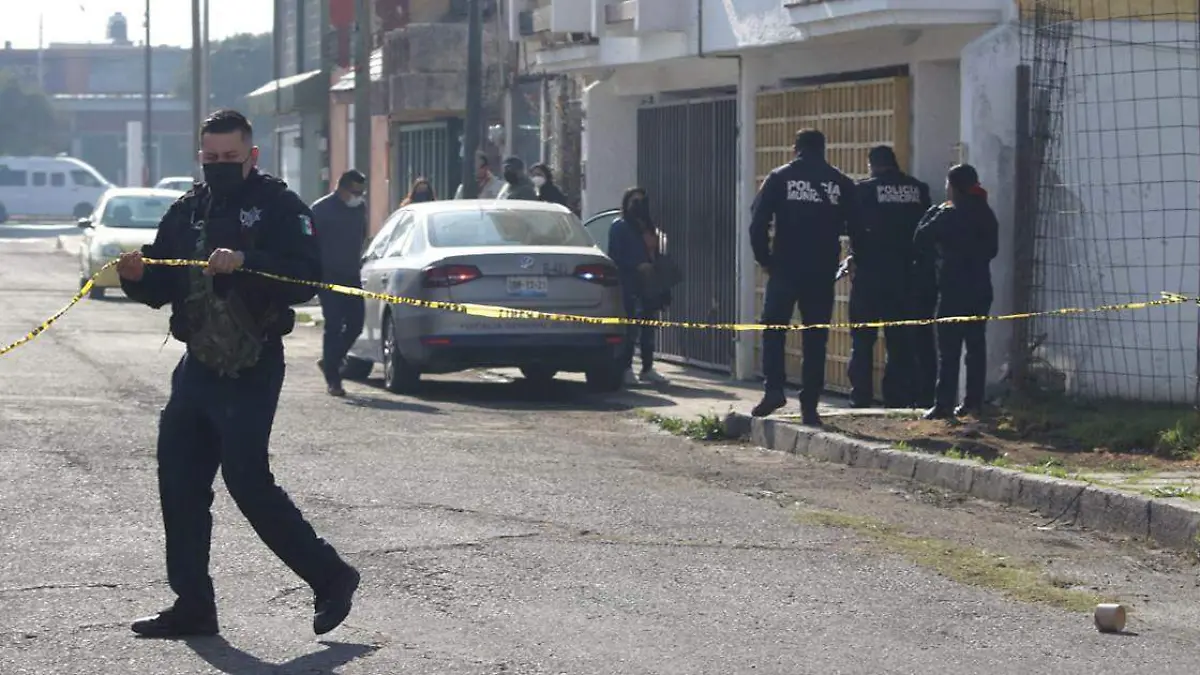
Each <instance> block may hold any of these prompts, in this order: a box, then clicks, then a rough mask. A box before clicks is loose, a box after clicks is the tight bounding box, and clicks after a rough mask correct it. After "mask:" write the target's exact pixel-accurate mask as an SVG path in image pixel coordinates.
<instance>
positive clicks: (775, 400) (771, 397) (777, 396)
mask: <svg viewBox="0 0 1200 675" xmlns="http://www.w3.org/2000/svg"><path fill="white" fill-rule="evenodd" d="M785 405H787V396H785V395H784V393H783V392H782V391H768V392H767V393H765V394H763V397H762V400H761V401H759V402H758V405H756V406H754V409H753V410H751V411H750V414H751V415H752V416H754V417H766V416H767V415H770V414H771V413H773V412H775V411H776V410H779V409H780V408H782V407H783V406H785Z"/></svg>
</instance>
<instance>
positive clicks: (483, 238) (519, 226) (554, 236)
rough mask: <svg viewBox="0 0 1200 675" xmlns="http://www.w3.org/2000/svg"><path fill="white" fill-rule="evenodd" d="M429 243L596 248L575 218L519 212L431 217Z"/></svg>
mask: <svg viewBox="0 0 1200 675" xmlns="http://www.w3.org/2000/svg"><path fill="white" fill-rule="evenodd" d="M427 228H428V231H429V243H430V245H431V246H437V247H441V248H446V247H452V246H588V247H590V246H593V242H592V238H591V236H589V235H588V233H587V230H586V229H584V227H583V224H582V223H580V222H579V219H578V218H576V217H575V216H574V215H573V214H569V213H554V212H552V211H523V210H519V209H488V210H484V211H451V212H448V213H433V214H430V215H429V220H428V224H427Z"/></svg>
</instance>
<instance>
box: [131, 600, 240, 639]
mask: <svg viewBox="0 0 1200 675" xmlns="http://www.w3.org/2000/svg"><path fill="white" fill-rule="evenodd" d="M129 628H130V629H131V630H132V631H133V632H134V633H136V634H137V635H138V636H139V637H144V638H158V639H169V638H183V637H196V636H210V635H216V634H217V633H219V632H220V626H218V625H217V611H216V610H215V609H214V610H212V611H210V612H201V613H190V612H189V613H184V612H181V611H179V610H178V609H176V608H174V607H171V608H169V609H164V610H163V611H161V612H159V613H158V614H155V615H154V616H147V617H145V618H142V619H138V620H137V621H134V622H133V625H131V626H130V627H129Z"/></svg>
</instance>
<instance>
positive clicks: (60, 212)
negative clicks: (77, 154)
mask: <svg viewBox="0 0 1200 675" xmlns="http://www.w3.org/2000/svg"><path fill="white" fill-rule="evenodd" d="M111 187H113V186H112V184H111V183H109V182H108V180H107V179H106V178H105V177H104V176H102V175H101V174H100V172H99V171H97V170H96V169H95V168H94V167H93V166H92V165H90V164H88V163H87V162H84V161H82V160H78V159H75V158H74V157H67V156H65V155H60V156H58V157H0V223H3V222H5V221H6V220H8V219H9V218H12V217H15V216H25V217H30V218H62V219H67V218H83V217H85V216H87V215H88V214H90V213H91V212H92V210H93V209H94V208H95V206H96V203H97V202H98V201H99V200H100V197H101V196H102V195H103V194H104V193H105V192H106V191H107V190H108V189H109V188H111Z"/></svg>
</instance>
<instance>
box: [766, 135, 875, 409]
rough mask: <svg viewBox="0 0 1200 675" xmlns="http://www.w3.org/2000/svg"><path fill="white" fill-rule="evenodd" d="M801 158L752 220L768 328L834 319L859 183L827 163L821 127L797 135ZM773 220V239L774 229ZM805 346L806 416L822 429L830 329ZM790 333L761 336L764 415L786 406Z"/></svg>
mask: <svg viewBox="0 0 1200 675" xmlns="http://www.w3.org/2000/svg"><path fill="white" fill-rule="evenodd" d="M795 151H796V158H795V159H794V160H793V161H792V162H790V163H788V164H785V165H783V166H781V167H779V168H777V169H775V170H774V171H772V172H771V173H770V174H768V175H767V178H766V180H764V181H763V184H762V187H761V188H759V192H758V196H757V197H756V198H755V200H754V206H753V215H752V217H751V221H750V243H751V246H752V247H753V249H754V259H755V260H756V261H757V262H758V264H759V266H760V267H762V269H763V271H764V272H765V273H766V274H767V275H768V279H767V288H766V296H765V298H764V299H763V313H762V323H764V324H767V325H772V326H778V325H786V324H789V323H791V320H792V313H793V311H794V310H795V309H796V308H797V307H798V308H799V310H800V318H801V321H803V322H804V323H806V324H824V323H829V322H830V320H831V319H832V317H833V302H834V283H835V282H834V278H835V275H836V273H837V269H838V262H839V259H840V258H841V236H842V235H843V234H845V233H846V229H847V226H848V224H849V223H851V222H853V220H854V217H855V215H854V211H855V185H854V181H852V180H851V179H850V178H849V177H847V176H846V175H845V174H843V173H842V172H841V171H838V170H837V169H835V168H834V167H832V166H830V165H829V163H828V162H827V161H826V160H825V135H824V134H822V133H821V132H820V131H817V130H815V129H804V130H801V131H799V132H797V133H796V142H795ZM772 220H774V228H773V229H774V240H773V241H772V238H771V237H770V236H768V227H769V226H770V224H771V222H772ZM801 335H802V341H803V346H804V362H803V371H802V373H801V389H800V413H801V416H802V418H803V422H804V424H807V425H810V426H818V425H820V424H821V418H820V415H819V414H818V413H817V405H818V403H819V402H820V399H821V392H822V390H823V389H824V388H825V347H826V344H827V342H828V340H829V331H828V330H827V329H813V330H806V331H803V332H802V333H801ZM786 339H787V335H786V331H783V330H767V331H764V332H763V338H762V366H763V374H764V375H765V378H766V383H765V389H766V391H765V393H764V395H763V398H762V400H761V401H760V402H759V403H758V405H756V406H755V407H754V410H753V411H752V414H753V415H754V416H755V417H765V416H767V415H770V414H771V413H773V412H775V411H776V410H779V409H780V408H782V407H783V406H785V405H787V396H786V395H785V394H784V385H785V383H786V380H787V374H786V370H785V361H784V346H785V341H786Z"/></svg>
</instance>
